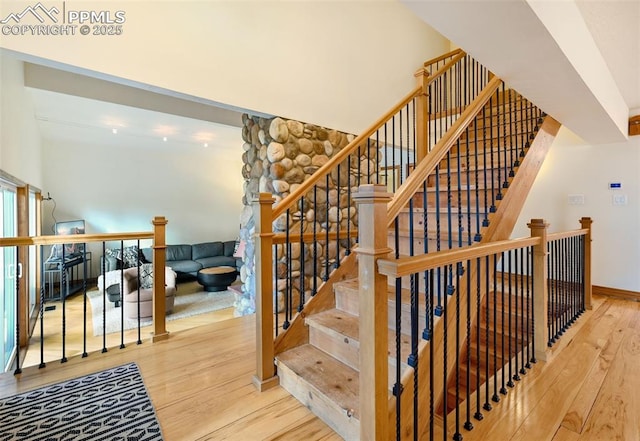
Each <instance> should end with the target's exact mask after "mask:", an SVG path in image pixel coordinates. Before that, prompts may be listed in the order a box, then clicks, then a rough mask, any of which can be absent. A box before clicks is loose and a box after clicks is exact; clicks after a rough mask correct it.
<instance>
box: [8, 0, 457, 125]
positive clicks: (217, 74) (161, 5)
mask: <svg viewBox="0 0 640 441" xmlns="http://www.w3.org/2000/svg"><path fill="white" fill-rule="evenodd" d="M28 4H30V3H29V2H1V3H0V16H2V17H5V16H7V15H8V14H9V13H11V12H20V11H21V10H22V9H23V8H24V7H25V6H26V5H28ZM80 7H81V8H82V9H83V10H102V9H105V8H108V9H109V10H110V11H117V10H123V11H125V12H126V22H125V23H124V25H123V34H122V35H118V36H95V35H86V36H81V35H70V36H51V35H49V36H26V37H25V36H20V35H17V36H16V35H6V36H5V35H2V38H0V45H1V46H3V47H6V48H10V49H14V50H16V51H19V52H23V53H26V54H30V55H35V56H38V57H42V58H43V59H46V60H54V61H57V62H61V63H66V64H68V65H70V66H76V67H81V68H85V69H89V70H92V71H95V72H101V73H104V74H108V75H113V76H115V77H118V78H123V79H126V80H132V81H136V82H139V83H142V84H147V85H151V86H156V87H161V88H165V89H167V90H171V91H177V92H180V93H184V94H188V95H191V96H195V97H201V98H205V99H208V100H213V101H217V102H220V103H225V104H228V105H233V106H237V107H240V108H243V109H248V110H252V111H256V112H263V113H267V114H272V115H279V116H283V117H287V118H292V119H296V120H300V121H308V122H312V123H314V124H319V125H322V126H325V127H330V128H334V129H339V130H343V131H346V132H350V133H359V132H361V131H362V130H364V129H365V128H366V127H368V126H369V125H370V124H371V123H372V122H373V121H374V120H375V119H376V118H378V117H379V116H380V115H382V114H383V113H384V112H385V111H386V110H388V109H389V108H390V107H391V106H392V105H394V104H395V103H396V102H397V101H398V100H399V99H400V98H401V97H402V96H404V95H405V94H406V93H407V92H409V90H410V89H411V88H413V86H414V85H415V80H414V78H413V75H412V74H413V72H414V71H415V70H417V69H418V68H419V67H420V66H421V65H422V63H423V62H424V61H426V60H427V59H429V58H432V57H435V56H438V55H441V54H443V53H445V52H447V51H448V49H449V42H448V40H446V39H445V38H444V37H442V36H441V35H440V34H438V33H436V32H435V31H434V30H433V29H432V28H430V27H429V26H428V25H427V24H425V23H424V22H422V21H421V20H420V19H419V18H417V17H416V16H415V15H414V14H413V13H411V12H410V11H409V10H408V9H407V8H406V7H405V6H404V5H402V4H400V3H399V2H396V1H391V0H387V1H375V2H374V1H295V2H292V1H271V0H254V1H135V2H134V1H128V2H127V1H125V2H123V1H110V2H86V1H82V2H78V3H75V4H71V3H67V9H68V10H70V9H73V8H76V9H79V8H80ZM24 20H27V18H25V19H24Z"/></svg>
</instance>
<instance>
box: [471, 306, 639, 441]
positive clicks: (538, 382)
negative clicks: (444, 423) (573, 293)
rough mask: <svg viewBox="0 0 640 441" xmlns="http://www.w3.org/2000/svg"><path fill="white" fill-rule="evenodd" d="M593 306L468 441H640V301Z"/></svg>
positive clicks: (481, 423) (485, 413)
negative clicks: (551, 354)
mask: <svg viewBox="0 0 640 441" xmlns="http://www.w3.org/2000/svg"><path fill="white" fill-rule="evenodd" d="M593 303H594V306H593V310H592V311H587V312H586V313H585V314H584V315H583V316H582V317H581V318H580V319H579V320H578V321H577V322H576V323H575V324H574V325H573V327H572V328H570V329H569V331H568V332H567V333H565V335H564V336H563V337H562V339H561V340H560V342H559V344H560V345H561V347H560V348H558V349H556V350H555V354H554V355H553V358H552V359H551V360H550V361H548V362H538V363H537V364H536V365H534V367H533V369H532V370H531V372H529V373H528V374H527V375H526V376H524V377H523V379H522V380H521V381H520V382H519V384H518V385H517V387H516V388H514V389H512V390H510V392H509V394H508V395H507V396H506V397H504V398H503V399H502V400H501V402H500V403H499V404H498V405H496V406H494V409H493V410H492V411H491V412H484V420H483V421H482V422H479V423H475V422H474V424H475V426H476V428H475V429H474V430H473V431H471V432H466V431H464V432H463V435H464V439H465V441H473V440H509V441H516V440H552V441H564V440H580V441H585V440H607V441H609V440H624V441H636V440H640V396H639V395H638V391H639V390H640V377H639V376H638V375H637V372H638V366H640V303H638V302H632V301H628V300H622V299H614V298H608V297H594V302H593Z"/></svg>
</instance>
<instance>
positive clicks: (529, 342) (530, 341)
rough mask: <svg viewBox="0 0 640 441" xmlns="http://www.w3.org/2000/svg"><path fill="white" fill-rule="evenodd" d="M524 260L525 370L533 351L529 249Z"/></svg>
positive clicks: (531, 274) (529, 366) (528, 367)
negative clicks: (525, 281)
mask: <svg viewBox="0 0 640 441" xmlns="http://www.w3.org/2000/svg"><path fill="white" fill-rule="evenodd" d="M526 250H527V252H526V256H525V257H526V258H525V268H526V274H527V279H526V280H527V286H526V289H527V293H526V295H527V311H526V320H525V323H526V332H525V335H526V336H527V361H526V364H525V365H524V366H525V367H526V368H527V369H531V351H532V349H533V332H534V330H533V318H532V317H531V315H530V314H531V312H532V311H533V301H532V295H531V292H532V291H531V284H532V283H533V273H532V272H531V261H530V259H531V252H532V251H531V248H530V247H529V248H527V249H526Z"/></svg>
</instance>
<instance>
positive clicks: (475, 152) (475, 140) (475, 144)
mask: <svg viewBox="0 0 640 441" xmlns="http://www.w3.org/2000/svg"><path fill="white" fill-rule="evenodd" d="M473 156H474V159H475V173H474V175H475V188H476V191H475V196H476V235H475V237H474V238H473V240H474V241H476V242H480V241H481V240H482V235H481V234H480V214H481V213H480V190H479V188H478V186H479V185H480V184H479V182H480V181H479V174H480V171H479V169H480V164H479V162H478V121H477V119H476V120H474V122H473Z"/></svg>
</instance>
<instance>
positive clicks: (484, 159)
mask: <svg viewBox="0 0 640 441" xmlns="http://www.w3.org/2000/svg"><path fill="white" fill-rule="evenodd" d="M486 107H487V106H486V105H485V106H484V107H483V108H482V122H483V125H484V126H483V127H482V138H483V140H482V144H483V146H484V148H483V149H482V162H483V164H482V176H483V180H484V188H483V191H482V192H483V193H484V210H483V211H484V219H483V220H482V226H483V227H488V226H489V199H488V198H489V195H488V194H487V193H488V191H489V185H488V183H487V164H488V163H489V161H487V115H486ZM492 123H493V122H492V121H491V120H489V125H491V124H492ZM492 145H493V139H491V138H490V139H489V149H491V148H492Z"/></svg>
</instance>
